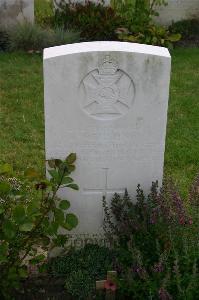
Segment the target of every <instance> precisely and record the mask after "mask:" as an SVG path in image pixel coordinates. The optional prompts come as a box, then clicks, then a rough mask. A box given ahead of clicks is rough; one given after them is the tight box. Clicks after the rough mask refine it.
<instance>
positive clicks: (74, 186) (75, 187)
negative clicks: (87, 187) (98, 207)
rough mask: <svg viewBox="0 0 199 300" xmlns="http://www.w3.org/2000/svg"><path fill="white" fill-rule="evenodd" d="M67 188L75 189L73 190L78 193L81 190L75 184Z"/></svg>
mask: <svg viewBox="0 0 199 300" xmlns="http://www.w3.org/2000/svg"><path fill="white" fill-rule="evenodd" d="M67 187H69V188H71V189H73V190H76V191H78V190H79V187H78V185H77V184H75V183H71V184H68V185H67Z"/></svg>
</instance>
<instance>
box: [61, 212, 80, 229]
mask: <svg viewBox="0 0 199 300" xmlns="http://www.w3.org/2000/svg"><path fill="white" fill-rule="evenodd" d="M77 225H78V218H77V217H76V216H75V215H74V214H67V215H66V219H65V223H64V228H66V229H68V230H72V229H73V228H75V227H76V226H77ZM65 226H66V227H65Z"/></svg>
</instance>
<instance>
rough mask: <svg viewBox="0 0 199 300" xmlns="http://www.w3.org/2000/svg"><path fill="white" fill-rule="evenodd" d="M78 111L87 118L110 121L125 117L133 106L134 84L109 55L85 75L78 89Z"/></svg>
mask: <svg viewBox="0 0 199 300" xmlns="http://www.w3.org/2000/svg"><path fill="white" fill-rule="evenodd" d="M80 88H81V91H82V93H83V95H82V97H81V107H82V109H83V110H84V112H86V113H87V114H88V115H89V116H91V117H93V118H95V119H99V120H111V119H116V118H119V117H121V116H123V115H125V114H126V113H127V112H128V111H129V109H130V108H131V106H132V105H133V99H134V94H135V88H134V83H133V81H132V79H131V78H130V77H129V75H128V74H126V73H125V72H124V71H122V70H121V69H119V66H118V63H117V61H116V60H115V59H113V58H111V56H110V55H106V56H105V57H103V58H102V60H101V61H100V63H99V65H98V67H97V69H95V70H93V71H91V72H90V73H88V74H87V75H86V76H85V77H84V79H83V80H82V81H81V85H80Z"/></svg>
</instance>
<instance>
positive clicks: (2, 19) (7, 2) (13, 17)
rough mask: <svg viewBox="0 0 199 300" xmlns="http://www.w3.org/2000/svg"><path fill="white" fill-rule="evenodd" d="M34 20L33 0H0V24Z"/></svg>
mask: <svg viewBox="0 0 199 300" xmlns="http://www.w3.org/2000/svg"><path fill="white" fill-rule="evenodd" d="M23 22H29V23H33V22H34V0H0V25H3V26H9V25H15V24H16V23H23Z"/></svg>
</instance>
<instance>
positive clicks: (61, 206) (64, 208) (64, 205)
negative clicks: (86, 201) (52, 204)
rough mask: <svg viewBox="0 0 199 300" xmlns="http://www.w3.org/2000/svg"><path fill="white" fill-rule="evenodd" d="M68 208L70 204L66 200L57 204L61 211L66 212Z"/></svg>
mask: <svg viewBox="0 0 199 300" xmlns="http://www.w3.org/2000/svg"><path fill="white" fill-rule="evenodd" d="M69 207H70V202H69V201H68V200H62V201H61V202H60V203H59V208H60V209H63V210H67V209H68V208H69Z"/></svg>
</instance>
